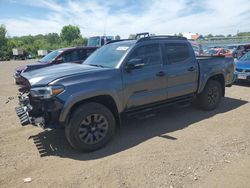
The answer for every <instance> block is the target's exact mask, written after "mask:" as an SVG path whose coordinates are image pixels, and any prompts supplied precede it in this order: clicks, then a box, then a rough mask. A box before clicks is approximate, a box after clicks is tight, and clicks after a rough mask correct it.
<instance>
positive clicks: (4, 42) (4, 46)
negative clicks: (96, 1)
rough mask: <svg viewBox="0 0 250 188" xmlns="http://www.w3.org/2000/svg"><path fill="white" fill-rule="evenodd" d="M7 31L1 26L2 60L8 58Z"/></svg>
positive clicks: (0, 56) (0, 54)
mask: <svg viewBox="0 0 250 188" xmlns="http://www.w3.org/2000/svg"><path fill="white" fill-rule="evenodd" d="M6 34H7V30H6V28H5V26H4V25H1V26H0V59H2V58H4V57H5V56H7V41H8V40H7V38H6Z"/></svg>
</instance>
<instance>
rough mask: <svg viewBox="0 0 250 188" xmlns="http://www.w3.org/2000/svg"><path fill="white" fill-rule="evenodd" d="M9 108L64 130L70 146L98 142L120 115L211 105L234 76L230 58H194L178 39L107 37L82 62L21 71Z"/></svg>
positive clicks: (24, 118)
mask: <svg viewBox="0 0 250 188" xmlns="http://www.w3.org/2000/svg"><path fill="white" fill-rule="evenodd" d="M23 77H24V79H25V80H26V81H25V83H24V85H23V86H22V88H20V89H19V91H20V96H19V104H20V107H18V108H16V112H17V114H18V116H19V117H20V120H21V124H22V125H23V126H24V125H27V124H33V125H39V126H41V127H42V128H58V127H59V128H65V134H66V138H67V140H68V142H69V143H70V144H71V146H72V147H74V148H76V149H78V150H81V151H93V150H97V149H98V148H100V147H103V146H104V145H105V144H106V143H107V142H108V141H109V140H110V139H111V138H112V136H113V135H114V134H115V130H116V129H117V128H119V127H120V126H121V123H122V121H121V117H123V115H126V114H136V113H140V112H143V111H145V110H151V109H154V108H159V107H161V106H164V105H169V104H176V103H187V102H193V103H195V104H196V105H198V106H199V107H200V108H202V109H204V110H213V109H215V108H216V107H217V106H218V104H219V102H220V100H221V97H223V96H224V95H225V87H226V86H230V85H231V84H232V82H233V78H234V62H233V59H232V58H226V57H225V58H224V57H195V54H194V51H193V49H192V47H191V45H190V43H189V42H188V41H187V40H186V38H183V37H173V36H151V37H144V38H141V39H138V40H119V41H111V42H109V43H108V44H106V45H104V46H103V47H101V48H100V49H98V50H97V51H95V52H94V53H93V54H92V55H91V56H90V57H89V58H88V59H87V60H85V62H84V63H83V64H62V65H57V66H51V67H49V68H43V69H40V70H38V71H36V70H35V71H31V72H28V73H24V74H23Z"/></svg>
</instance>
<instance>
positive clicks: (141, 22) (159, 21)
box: [0, 0, 250, 38]
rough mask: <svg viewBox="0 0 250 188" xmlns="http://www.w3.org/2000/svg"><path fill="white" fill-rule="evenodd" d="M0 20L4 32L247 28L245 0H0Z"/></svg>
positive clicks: (248, 2) (249, 5)
mask: <svg viewBox="0 0 250 188" xmlns="http://www.w3.org/2000/svg"><path fill="white" fill-rule="evenodd" d="M0 24H4V25H5V26H6V27H7V30H8V35H10V36H21V35H28V34H31V35H34V34H46V33H50V32H57V33H60V30H61V28H62V27H63V26H64V25H68V24H72V25H77V26H79V27H80V29H81V34H82V35H83V36H85V37H89V36H93V35H103V34H104V33H106V35H117V34H119V35H121V36H122V37H123V38H124V37H128V35H129V34H130V33H138V32H146V31H147V32H150V33H155V34H172V33H179V32H194V33H200V34H209V33H212V34H229V33H231V34H236V33H237V31H240V32H243V31H250V0H79V1H77V0H60V1H59V0H0Z"/></svg>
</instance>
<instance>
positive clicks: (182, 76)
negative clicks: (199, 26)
mask: <svg viewBox="0 0 250 188" xmlns="http://www.w3.org/2000/svg"><path fill="white" fill-rule="evenodd" d="M164 52H165V53H164V54H165V56H166V61H167V62H166V64H167V65H166V72H167V93H168V98H173V97H179V96H183V95H187V94H192V93H195V92H196V90H197V88H198V63H197V61H196V58H195V55H194V52H193V50H192V48H191V46H190V44H188V43H187V42H170V43H165V44H164Z"/></svg>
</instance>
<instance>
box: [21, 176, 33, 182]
mask: <svg viewBox="0 0 250 188" xmlns="http://www.w3.org/2000/svg"><path fill="white" fill-rule="evenodd" d="M31 181H32V179H31V177H28V178H25V179H23V182H24V183H30V182H31Z"/></svg>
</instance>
